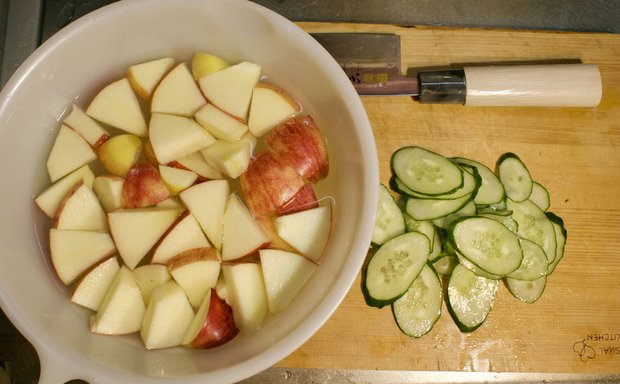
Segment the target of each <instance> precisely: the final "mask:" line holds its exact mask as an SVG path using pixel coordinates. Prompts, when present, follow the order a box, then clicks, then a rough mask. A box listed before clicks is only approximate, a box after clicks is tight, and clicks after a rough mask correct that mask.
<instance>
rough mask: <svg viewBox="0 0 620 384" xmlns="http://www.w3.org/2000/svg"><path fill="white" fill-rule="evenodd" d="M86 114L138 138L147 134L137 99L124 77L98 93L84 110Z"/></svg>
mask: <svg viewBox="0 0 620 384" xmlns="http://www.w3.org/2000/svg"><path fill="white" fill-rule="evenodd" d="M86 114H87V115H88V116H90V117H92V118H93V119H95V120H97V121H99V122H102V123H104V124H108V125H111V126H113V127H115V128H118V129H121V130H123V131H125V132H129V133H133V134H134V135H137V136H140V137H145V136H146V134H147V129H146V121H145V119H144V115H143V114H142V108H141V107H140V103H139V102H138V97H137V96H136V94H135V93H134V91H133V89H132V88H131V84H129V80H127V78H125V77H124V78H122V79H120V80H117V81H115V82H113V83H110V84H108V85H107V86H106V87H105V88H103V89H102V90H101V91H99V93H98V94H97V95H96V96H95V98H94V99H93V101H91V103H90V104H89V105H88V108H86Z"/></svg>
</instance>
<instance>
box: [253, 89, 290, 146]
mask: <svg viewBox="0 0 620 384" xmlns="http://www.w3.org/2000/svg"><path fill="white" fill-rule="evenodd" d="M299 112H301V105H300V104H299V103H298V102H297V100H295V99H294V98H293V97H291V95H289V93H288V92H286V91H285V90H284V89H282V88H280V87H278V86H277V85H274V84H271V83H265V82H259V83H258V84H256V86H255V87H254V90H253V91H252V102H251V104H250V117H249V118H248V126H249V129H250V132H252V133H253V134H254V136H256V137H260V136H262V135H264V134H265V133H267V132H269V131H270V130H271V129H272V128H274V127H275V126H277V125H279V124H280V123H282V122H283V121H285V120H287V119H289V118H290V117H292V116H293V115H295V114H297V113H299Z"/></svg>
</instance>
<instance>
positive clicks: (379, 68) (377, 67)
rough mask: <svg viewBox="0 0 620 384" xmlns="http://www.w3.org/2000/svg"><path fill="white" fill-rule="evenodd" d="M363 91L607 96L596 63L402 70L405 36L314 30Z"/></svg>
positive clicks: (507, 101) (447, 97) (460, 98)
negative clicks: (411, 72) (410, 72)
mask: <svg viewBox="0 0 620 384" xmlns="http://www.w3.org/2000/svg"><path fill="white" fill-rule="evenodd" d="M312 36H313V37H314V38H315V39H316V40H317V41H318V42H319V43H320V44H321V45H322V46H323V47H324V48H325V49H326V50H327V51H328V52H329V53H330V54H331V55H332V56H333V57H334V59H336V61H337V62H338V64H340V66H341V68H342V69H343V70H344V72H345V74H346V75H347V77H348V78H349V80H350V81H351V83H352V84H353V86H354V87H355V89H356V90H357V92H358V94H359V95H362V96H364V95H409V96H416V97H418V98H419V100H420V102H421V103H435V104H443V103H459V104H465V105H470V106H548V107H549V106H551V107H555V106H557V107H594V106H596V105H598V104H599V102H600V100H601V97H602V82H601V76H600V71H599V69H598V67H597V66H596V65H593V64H581V63H579V64H536V65H532V64H528V65H481V66H467V67H464V68H459V69H449V70H437V71H423V72H419V73H418V74H417V75H416V76H407V75H404V74H403V71H402V68H401V55H400V51H401V43H400V36H399V35H397V34H393V33H313V34H312Z"/></svg>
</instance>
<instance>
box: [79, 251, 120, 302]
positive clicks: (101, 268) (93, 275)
mask: <svg viewBox="0 0 620 384" xmlns="http://www.w3.org/2000/svg"><path fill="white" fill-rule="evenodd" d="M120 268H121V267H120V264H119V263H118V259H117V257H116V256H113V257H110V258H108V259H105V260H103V261H101V262H100V263H99V264H97V265H95V266H94V267H93V268H92V269H91V270H90V271H88V272H87V273H86V274H85V275H84V276H83V277H82V278H81V279H80V281H79V282H78V283H77V286H76V287H75V290H74V291H73V296H71V301H72V302H74V303H76V304H78V305H81V306H83V307H86V308H89V309H92V310H93V311H97V310H99V306H100V305H101V302H102V301H103V298H104V297H105V295H106V293H107V292H108V290H109V288H110V287H111V286H112V283H113V282H114V278H115V277H116V274H117V273H118V271H119V270H120Z"/></svg>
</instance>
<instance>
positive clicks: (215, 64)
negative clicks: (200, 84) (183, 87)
mask: <svg viewBox="0 0 620 384" xmlns="http://www.w3.org/2000/svg"><path fill="white" fill-rule="evenodd" d="M226 67H230V63H228V61H226V60H224V59H222V58H221V57H219V56H215V55H212V54H210V53H206V52H196V54H194V57H193V58H192V75H193V76H194V80H196V81H198V80H199V79H200V78H201V77H205V76H207V75H210V74H212V73H213V72H217V71H219V70H220V69H224V68H226Z"/></svg>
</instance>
